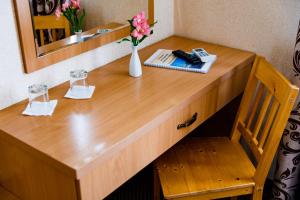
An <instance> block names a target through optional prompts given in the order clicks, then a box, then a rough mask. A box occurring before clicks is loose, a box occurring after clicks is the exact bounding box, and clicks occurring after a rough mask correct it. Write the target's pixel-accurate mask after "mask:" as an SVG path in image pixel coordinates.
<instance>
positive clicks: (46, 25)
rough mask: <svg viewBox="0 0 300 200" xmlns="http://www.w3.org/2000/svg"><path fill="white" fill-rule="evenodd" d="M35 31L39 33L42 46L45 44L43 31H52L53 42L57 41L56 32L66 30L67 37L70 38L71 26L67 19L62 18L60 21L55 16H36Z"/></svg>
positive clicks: (34, 19)
mask: <svg viewBox="0 0 300 200" xmlns="http://www.w3.org/2000/svg"><path fill="white" fill-rule="evenodd" d="M33 21H34V29H35V30H36V31H39V35H40V40H41V45H42V46H43V45H44V44H45V42H44V31H43V30H51V36H52V39H53V41H56V40H57V36H56V30H57V29H64V31H65V36H66V37H69V36H70V24H69V21H68V20H67V18H66V17H64V16H61V17H60V18H59V19H57V18H56V16H54V15H47V16H34V17H33Z"/></svg>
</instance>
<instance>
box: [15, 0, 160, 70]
mask: <svg viewBox="0 0 300 200" xmlns="http://www.w3.org/2000/svg"><path fill="white" fill-rule="evenodd" d="M65 1H68V2H69V3H70V4H71V8H72V9H73V8H75V6H74V5H76V4H74V5H73V4H72V3H71V2H72V1H71V0H15V8H16V14H17V22H18V28H19V35H20V40H21V45H22V53H23V60H24V64H25V72H27V73H30V72H33V71H36V70H38V69H41V68H43V67H45V66H47V65H50V64H54V63H56V62H59V61H62V60H64V59H67V58H70V57H72V56H75V55H78V54H81V53H83V52H86V51H89V50H91V49H94V48H97V47H99V46H102V45H104V44H107V43H110V42H114V41H117V40H119V39H121V38H123V37H126V36H128V35H129V25H128V22H127V20H128V19H130V18H132V17H133V16H134V15H136V14H137V13H138V12H140V11H145V13H146V15H147V16H148V20H149V23H153V21H154V17H153V15H154V11H153V7H154V5H153V4H154V2H153V1H154V0H80V7H76V13H77V16H78V19H79V20H78V21H79V22H80V21H82V23H81V24H80V23H77V24H76V26H75V25H74V24H75V23H74V22H73V23H72V19H70V17H68V15H67V14H64V13H60V12H59V11H61V12H63V11H66V10H67V9H65V10H63V9H62V8H64V6H65V5H67V3H66V2H65ZM56 15H57V16H56ZM81 16H83V17H81ZM81 18H82V20H80V19H81ZM79 24H80V25H79Z"/></svg>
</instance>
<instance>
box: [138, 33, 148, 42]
mask: <svg viewBox="0 0 300 200" xmlns="http://www.w3.org/2000/svg"><path fill="white" fill-rule="evenodd" d="M147 37H148V36H147V35H144V36H143V37H142V39H140V41H139V43H142V42H143V41H144V40H145V39H146V38H147Z"/></svg>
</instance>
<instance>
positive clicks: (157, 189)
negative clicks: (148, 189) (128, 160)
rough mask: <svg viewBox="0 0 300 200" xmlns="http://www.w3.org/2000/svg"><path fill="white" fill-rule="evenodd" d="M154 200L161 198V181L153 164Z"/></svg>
mask: <svg viewBox="0 0 300 200" xmlns="http://www.w3.org/2000/svg"><path fill="white" fill-rule="evenodd" d="M153 200H160V182H159V177H158V174H157V171H156V169H155V166H153Z"/></svg>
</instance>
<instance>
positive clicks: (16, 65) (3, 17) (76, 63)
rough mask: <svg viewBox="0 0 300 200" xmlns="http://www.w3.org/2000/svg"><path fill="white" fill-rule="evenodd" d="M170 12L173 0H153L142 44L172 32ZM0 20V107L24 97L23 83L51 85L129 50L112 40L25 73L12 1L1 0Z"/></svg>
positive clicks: (171, 12)
mask: <svg viewBox="0 0 300 200" xmlns="http://www.w3.org/2000/svg"><path fill="white" fill-rule="evenodd" d="M173 11H174V7H173V0H163V1H162V0H155V18H156V19H157V20H158V21H159V23H158V24H157V25H156V27H155V33H154V35H153V36H151V38H149V39H147V40H145V42H144V44H143V46H146V45H149V44H151V43H154V42H156V41H159V40H161V39H163V38H166V37H168V36H170V35H173V33H174V30H173ZM0 21H1V29H0V30H1V31H0V110H1V109H3V108H5V107H7V106H10V105H12V104H14V103H17V102H19V101H21V100H24V99H26V98H27V86H28V85H30V84H34V83H45V84H47V85H48V86H49V87H54V86H56V85H58V84H61V83H62V82H65V81H67V80H68V77H69V71H70V70H71V69H77V68H84V69H87V70H89V71H90V70H92V69H95V68H97V67H99V66H102V65H104V64H106V63H109V62H111V61H113V60H115V59H117V58H120V57H122V56H124V55H126V54H129V53H130V46H129V44H125V43H124V44H121V45H120V44H116V43H112V44H109V45H106V46H103V47H101V48H98V49H95V50H92V51H89V52H87V53H84V54H82V55H79V56H77V57H74V58H71V59H68V60H65V61H63V62H60V63H58V64H55V65H52V66H49V67H47V68H45V69H42V70H39V71H37V72H34V73H31V74H25V73H24V72H23V64H22V57H21V51H20V45H19V40H18V34H17V27H16V20H15V16H14V9H13V3H12V0H2V2H1V6H0ZM99 78H101V77H99Z"/></svg>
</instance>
